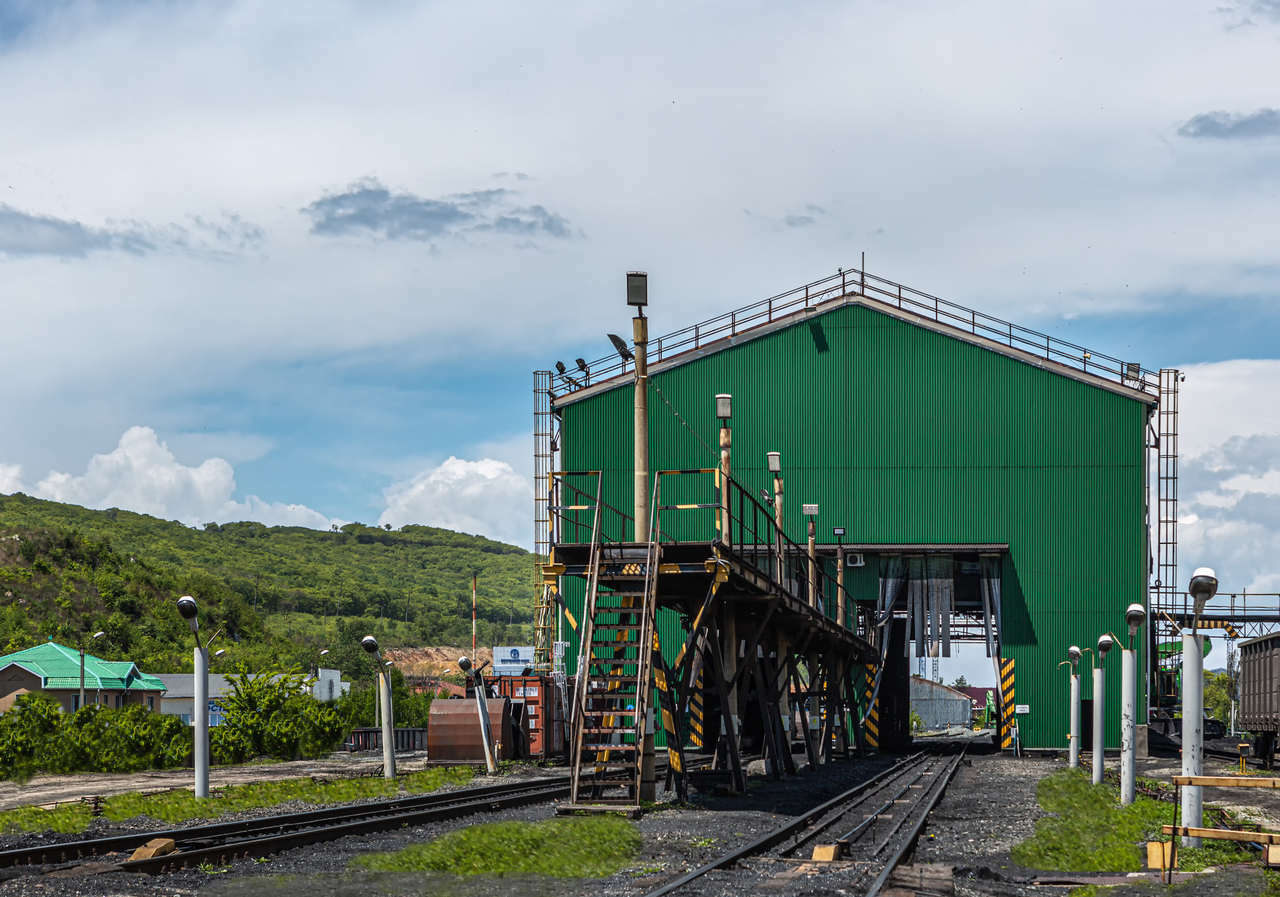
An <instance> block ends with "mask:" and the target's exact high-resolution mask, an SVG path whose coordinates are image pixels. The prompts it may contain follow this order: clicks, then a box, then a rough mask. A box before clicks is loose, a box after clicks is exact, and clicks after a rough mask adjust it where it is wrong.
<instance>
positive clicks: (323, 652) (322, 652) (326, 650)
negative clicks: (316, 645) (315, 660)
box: [320, 648, 329, 657]
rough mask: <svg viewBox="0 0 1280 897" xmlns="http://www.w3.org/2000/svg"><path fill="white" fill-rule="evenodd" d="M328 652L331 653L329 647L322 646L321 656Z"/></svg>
mask: <svg viewBox="0 0 1280 897" xmlns="http://www.w3.org/2000/svg"><path fill="white" fill-rule="evenodd" d="M328 653H329V649H328V648H321V649H320V656H321V657H324V656H325V655H326V654H328Z"/></svg>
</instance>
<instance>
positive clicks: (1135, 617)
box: [1124, 604, 1147, 647]
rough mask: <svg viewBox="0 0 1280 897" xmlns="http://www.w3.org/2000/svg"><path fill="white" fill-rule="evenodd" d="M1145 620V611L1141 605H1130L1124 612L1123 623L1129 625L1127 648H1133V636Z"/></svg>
mask: <svg viewBox="0 0 1280 897" xmlns="http://www.w3.org/2000/svg"><path fill="white" fill-rule="evenodd" d="M1146 619H1147V609H1146V608H1145V607H1143V606H1142V605H1141V604H1130V605H1129V609H1128V610H1126V611H1125V612H1124V621H1125V622H1126V623H1128V624H1129V647H1133V639H1134V636H1136V635H1137V634H1138V629H1139V628H1140V627H1141V626H1142V624H1143V623H1144V622H1146Z"/></svg>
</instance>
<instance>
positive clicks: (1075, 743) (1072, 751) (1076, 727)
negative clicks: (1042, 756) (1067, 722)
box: [1067, 645, 1080, 769]
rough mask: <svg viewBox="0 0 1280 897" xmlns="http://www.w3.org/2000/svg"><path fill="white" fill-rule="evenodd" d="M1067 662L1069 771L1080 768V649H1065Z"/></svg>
mask: <svg viewBox="0 0 1280 897" xmlns="http://www.w3.org/2000/svg"><path fill="white" fill-rule="evenodd" d="M1067 662H1068V663H1070V664H1071V730H1070V731H1071V734H1070V735H1069V736H1068V740H1069V741H1070V742H1071V744H1070V746H1069V747H1068V748H1067V766H1068V767H1069V768H1070V769H1079V768H1080V648H1079V646H1078V645H1072V646H1071V647H1070V648H1068V649H1067Z"/></svg>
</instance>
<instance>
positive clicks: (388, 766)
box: [360, 635, 396, 779]
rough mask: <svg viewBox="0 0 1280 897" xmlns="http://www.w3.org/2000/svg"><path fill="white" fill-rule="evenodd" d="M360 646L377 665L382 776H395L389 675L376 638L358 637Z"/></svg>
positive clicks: (392, 711) (393, 717) (391, 777)
mask: <svg viewBox="0 0 1280 897" xmlns="http://www.w3.org/2000/svg"><path fill="white" fill-rule="evenodd" d="M360 647H361V648H364V649H365V650H366V651H368V652H369V654H370V655H372V656H373V659H374V660H375V661H376V662H377V665H378V704H379V705H380V707H381V709H382V777H383V778H384V779H394V778H395V777H396V746H395V737H396V733H395V721H396V716H395V710H394V708H392V706H391V677H390V676H389V675H388V674H387V669H386V666H385V665H384V663H383V660H382V652H381V651H379V650H378V640H377V639H376V638H374V637H373V636H371V635H366V636H365V637H364V638H362V639H360Z"/></svg>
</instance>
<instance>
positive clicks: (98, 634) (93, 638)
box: [76, 630, 106, 710]
mask: <svg viewBox="0 0 1280 897" xmlns="http://www.w3.org/2000/svg"><path fill="white" fill-rule="evenodd" d="M104 635H106V633H105V632H102V631H101V630H99V631H98V632H95V633H94V634H93V635H92V636H90V637H89V641H97V640H98V639H100V638H102V637H103V636H104ZM83 707H84V639H81V640H80V704H79V705H78V706H77V707H76V709H77V710H80V709H82V708H83Z"/></svg>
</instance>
